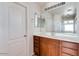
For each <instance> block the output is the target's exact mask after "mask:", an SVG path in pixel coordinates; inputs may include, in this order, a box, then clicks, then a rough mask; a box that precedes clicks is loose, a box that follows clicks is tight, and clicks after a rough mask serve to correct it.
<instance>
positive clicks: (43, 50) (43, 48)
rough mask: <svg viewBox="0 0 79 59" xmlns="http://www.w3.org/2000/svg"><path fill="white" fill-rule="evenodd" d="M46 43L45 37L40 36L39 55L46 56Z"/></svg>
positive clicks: (47, 51)
mask: <svg viewBox="0 0 79 59" xmlns="http://www.w3.org/2000/svg"><path fill="white" fill-rule="evenodd" d="M48 53H49V50H48V44H47V40H46V39H45V38H40V55H41V56H48Z"/></svg>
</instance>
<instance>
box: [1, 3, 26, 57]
mask: <svg viewBox="0 0 79 59" xmlns="http://www.w3.org/2000/svg"><path fill="white" fill-rule="evenodd" d="M26 25H27V24H26V8H25V7H23V6H21V5H19V4H16V3H2V2H1V3H0V55H12V56H25V55H26V42H27V41H26V40H27V37H26V34H27V33H26V30H27V28H26Z"/></svg>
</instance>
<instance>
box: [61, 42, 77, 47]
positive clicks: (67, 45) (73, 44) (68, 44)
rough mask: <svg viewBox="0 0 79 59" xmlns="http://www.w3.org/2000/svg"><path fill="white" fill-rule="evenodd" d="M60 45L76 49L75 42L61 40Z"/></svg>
mask: <svg viewBox="0 0 79 59" xmlns="http://www.w3.org/2000/svg"><path fill="white" fill-rule="evenodd" d="M61 46H63V47H67V48H72V49H77V46H78V45H77V43H72V42H65V41H63V42H61Z"/></svg>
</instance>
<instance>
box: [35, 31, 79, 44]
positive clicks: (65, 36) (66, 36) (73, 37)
mask: <svg viewBox="0 0 79 59" xmlns="http://www.w3.org/2000/svg"><path fill="white" fill-rule="evenodd" d="M34 35H36V36H41V37H47V38H54V39H58V40H64V41H69V42H76V43H79V35H78V34H71V33H55V32H54V33H49V32H46V33H34Z"/></svg>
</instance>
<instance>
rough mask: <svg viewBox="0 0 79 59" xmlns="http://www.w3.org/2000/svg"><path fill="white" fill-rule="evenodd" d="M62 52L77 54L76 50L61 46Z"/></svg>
mask: <svg viewBox="0 0 79 59" xmlns="http://www.w3.org/2000/svg"><path fill="white" fill-rule="evenodd" d="M62 52H65V53H67V54H69V55H72V56H77V50H73V49H69V48H64V47H62Z"/></svg>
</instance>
